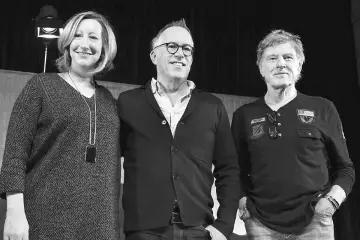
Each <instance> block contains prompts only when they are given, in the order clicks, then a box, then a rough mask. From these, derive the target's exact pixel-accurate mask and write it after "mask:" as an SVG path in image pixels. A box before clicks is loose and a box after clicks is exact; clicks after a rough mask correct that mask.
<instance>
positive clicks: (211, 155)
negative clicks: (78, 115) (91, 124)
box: [117, 82, 239, 237]
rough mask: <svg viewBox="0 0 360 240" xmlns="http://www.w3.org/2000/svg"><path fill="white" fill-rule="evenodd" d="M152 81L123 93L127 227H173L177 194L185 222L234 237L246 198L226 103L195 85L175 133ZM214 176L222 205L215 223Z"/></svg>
mask: <svg viewBox="0 0 360 240" xmlns="http://www.w3.org/2000/svg"><path fill="white" fill-rule="evenodd" d="M149 83H150V82H149ZM149 83H148V84H147V85H146V87H145V86H144V87H140V88H138V89H135V90H130V91H127V92H123V93H121V94H120V96H119V98H118V100H117V105H118V111H119V116H120V120H121V141H122V142H123V144H124V145H123V146H124V148H123V149H122V150H123V156H124V171H125V175H124V193H123V207H124V214H125V215H124V229H125V231H135V230H147V229H153V228H159V227H164V226H167V225H168V224H169V221H170V217H171V213H172V209H173V205H174V201H175V198H177V200H178V204H179V208H180V213H181V217H182V221H183V223H184V224H185V225H186V226H199V225H201V224H212V225H213V226H214V227H215V228H217V229H218V230H219V231H221V232H222V233H223V234H224V235H225V236H227V237H229V236H230V234H231V232H232V230H233V225H234V221H235V217H236V210H237V206H238V200H239V194H238V193H239V179H238V175H239V169H238V164H237V156H236V150H235V147H234V143H233V139H232V136H231V130H230V124H229V120H228V116H227V113H226V110H225V108H224V106H223V104H222V102H221V100H220V99H218V98H217V97H215V96H214V95H212V94H210V93H206V92H202V91H199V90H197V89H194V90H193V91H192V94H191V99H190V101H189V103H188V105H187V108H186V110H185V112H184V114H183V116H182V117H181V119H180V121H179V124H178V125H177V128H176V131H175V134H174V137H173V136H172V133H171V131H170V127H169V124H168V122H167V121H166V118H165V117H164V115H163V113H162V112H161V110H160V108H159V106H158V104H157V102H156V100H155V98H154V94H153V93H152V91H151V89H150V84H149ZM212 165H214V167H215V168H214V172H212ZM214 176H215V178H216V181H215V184H216V188H217V196H218V201H219V204H220V207H219V209H218V214H217V215H218V218H217V219H216V220H215V222H214V218H213V214H212V207H213V199H212V196H211V187H212V184H213V182H214Z"/></svg>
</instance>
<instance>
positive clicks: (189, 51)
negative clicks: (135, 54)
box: [153, 42, 195, 57]
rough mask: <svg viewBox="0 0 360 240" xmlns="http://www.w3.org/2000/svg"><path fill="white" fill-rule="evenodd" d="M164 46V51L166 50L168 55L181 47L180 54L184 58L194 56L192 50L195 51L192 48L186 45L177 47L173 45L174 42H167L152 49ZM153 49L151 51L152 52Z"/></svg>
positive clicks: (175, 44)
mask: <svg viewBox="0 0 360 240" xmlns="http://www.w3.org/2000/svg"><path fill="white" fill-rule="evenodd" d="M164 45H165V46H166V50H167V51H168V52H169V53H170V54H175V53H176V52H177V51H178V50H179V48H180V47H181V49H182V52H183V54H184V56H185V57H190V56H191V55H193V54H194V50H195V49H194V48H193V47H192V46H190V45H188V44H184V45H179V44H177V43H174V42H168V43H163V44H160V45H158V46H156V47H154V49H155V48H157V47H161V46H164ZM154 49H153V50H154Z"/></svg>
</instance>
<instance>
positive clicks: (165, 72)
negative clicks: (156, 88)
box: [153, 27, 194, 79]
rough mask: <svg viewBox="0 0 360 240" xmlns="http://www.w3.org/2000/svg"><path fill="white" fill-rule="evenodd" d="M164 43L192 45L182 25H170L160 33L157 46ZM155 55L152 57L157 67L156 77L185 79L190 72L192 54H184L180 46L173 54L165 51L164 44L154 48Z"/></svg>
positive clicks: (189, 36)
mask: <svg viewBox="0 0 360 240" xmlns="http://www.w3.org/2000/svg"><path fill="white" fill-rule="evenodd" d="M164 43H176V44H178V45H180V46H185V45H188V46H191V47H193V46H194V42H193V40H192V38H191V35H190V33H189V32H188V31H187V30H186V29H184V28H182V27H170V28H168V29H166V30H165V31H164V32H163V34H162V35H161V37H160V39H159V41H158V43H156V44H155V46H159V45H161V44H164ZM154 51H156V52H155V53H156V57H155V58H154V59H153V62H154V64H155V65H156V68H157V74H158V77H162V78H175V79H187V76H188V74H189V72H190V68H191V64H192V61H193V56H185V55H184V53H183V51H182V49H181V47H180V48H179V49H178V51H177V52H176V53H174V54H171V53H169V52H168V51H167V49H166V45H163V46H160V47H158V48H156V49H155V50H154Z"/></svg>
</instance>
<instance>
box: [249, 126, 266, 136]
mask: <svg viewBox="0 0 360 240" xmlns="http://www.w3.org/2000/svg"><path fill="white" fill-rule="evenodd" d="M251 127H252V136H251V137H250V138H251V139H256V138H259V137H261V136H262V135H264V133H265V131H264V124H262V123H260V124H257V125H254V126H251Z"/></svg>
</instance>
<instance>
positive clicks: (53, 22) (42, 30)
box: [36, 5, 63, 72]
mask: <svg viewBox="0 0 360 240" xmlns="http://www.w3.org/2000/svg"><path fill="white" fill-rule="evenodd" d="M61 25H62V21H61V20H60V19H58V15H57V11H56V9H55V8H54V7H53V6H51V5H45V6H43V7H42V8H41V9H40V12H39V15H38V16H37V17H36V37H37V38H40V39H42V41H43V43H44V45H45V56H44V69H43V72H45V71H46V59H47V51H48V46H49V44H50V43H51V41H52V40H53V39H57V38H59V36H60V34H61V33H62V31H63V28H62V27H61Z"/></svg>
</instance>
